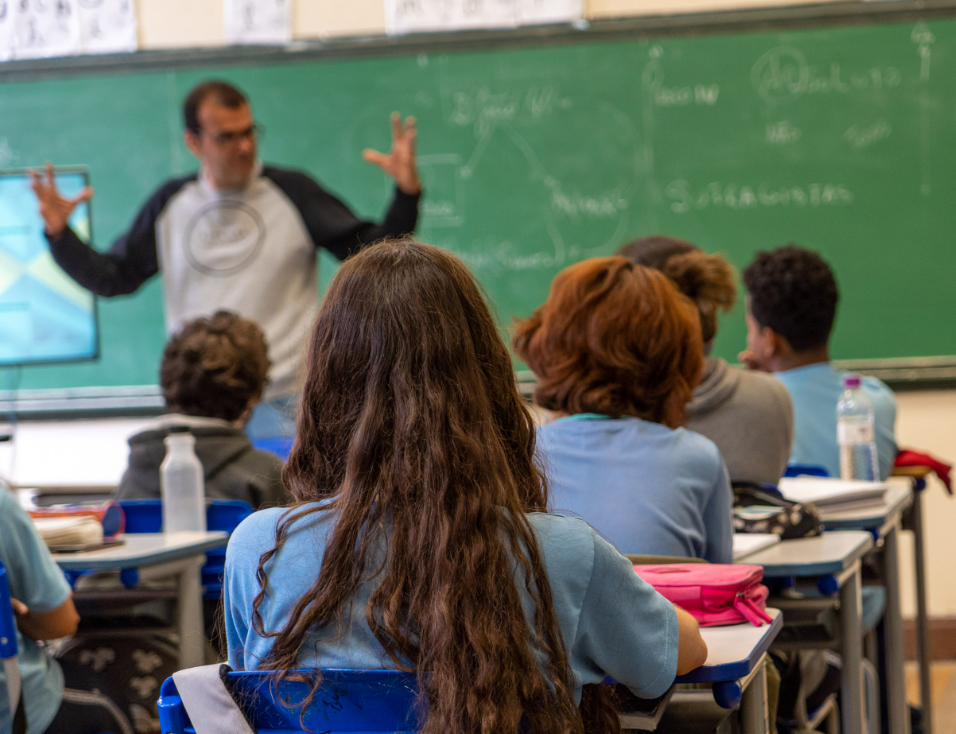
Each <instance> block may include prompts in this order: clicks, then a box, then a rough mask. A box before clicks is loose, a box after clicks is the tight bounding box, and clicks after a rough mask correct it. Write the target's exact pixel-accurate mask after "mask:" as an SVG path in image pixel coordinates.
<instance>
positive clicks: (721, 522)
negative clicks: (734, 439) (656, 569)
mask: <svg viewBox="0 0 956 734" xmlns="http://www.w3.org/2000/svg"><path fill="white" fill-rule="evenodd" d="M714 451H715V453H716V456H715V459H716V469H717V471H716V476H715V477H714V480H713V481H714V484H713V491H712V492H711V495H710V501H709V502H708V503H707V506H706V507H705V508H704V530H705V532H706V533H707V538H706V541H707V549H706V550H705V551H704V558H705V559H706V560H708V561H710V562H711V563H733V562H734V516H733V512H734V490H733V488H732V487H731V486H730V476H729V475H728V474H727V466H726V465H725V464H724V460H723V458H722V457H721V456H720V453H719V452H717V449H716V447H714Z"/></svg>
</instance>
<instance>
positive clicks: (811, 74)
mask: <svg viewBox="0 0 956 734" xmlns="http://www.w3.org/2000/svg"><path fill="white" fill-rule="evenodd" d="M750 81H751V83H752V84H753V87H754V89H755V90H756V91H757V93H758V94H759V95H760V96H761V97H763V98H764V99H766V100H768V101H776V100H786V99H794V98H797V97H801V96H803V95H805V94H826V93H834V94H848V93H850V92H853V91H864V90H871V91H880V90H883V89H893V88H894V87H898V86H899V85H900V84H901V83H902V81H903V75H902V73H901V72H900V70H899V69H897V68H895V67H892V66H886V67H880V66H874V67H871V68H869V69H863V70H850V69H846V68H845V67H844V66H843V65H842V64H841V63H840V62H839V61H831V62H829V63H824V64H822V65H815V64H810V63H809V62H808V61H807V58H806V56H804V55H803V52H802V51H800V50H799V49H796V48H793V47H792V46H779V47H777V48H774V49H771V50H770V51H767V53H765V54H764V55H763V56H761V57H760V58H759V59H758V60H757V63H755V64H754V65H753V68H752V69H751V72H750Z"/></svg>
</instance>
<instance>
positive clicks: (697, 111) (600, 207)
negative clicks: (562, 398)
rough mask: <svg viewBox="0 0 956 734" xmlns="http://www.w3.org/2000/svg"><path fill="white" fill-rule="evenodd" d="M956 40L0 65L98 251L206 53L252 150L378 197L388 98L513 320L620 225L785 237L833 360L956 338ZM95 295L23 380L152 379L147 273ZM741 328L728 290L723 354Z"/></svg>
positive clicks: (6, 113)
mask: <svg viewBox="0 0 956 734" xmlns="http://www.w3.org/2000/svg"><path fill="white" fill-rule="evenodd" d="M954 54H956V21H952V20H942V21H936V22H931V23H927V24H914V23H907V24H901V23H895V24H885V25H870V26H856V27H841V28H827V29H822V30H821V29H813V30H796V31H792V32H779V31H776V32H772V33H747V34H740V35H732V36H731V35H722V36H704V37H688V38H668V39H666V40H660V41H655V40H618V41H603V42H587V41H584V42H575V43H566V44H563V45H561V44H557V45H548V46H537V47H527V48H517V49H507V50H501V49H499V50H487V51H469V52H461V53H454V52H453V53H446V52H442V53H439V54H428V53H424V54H418V53H416V54H405V55H401V54H399V55H395V56H391V57H378V58H366V59H354V58H353V59H347V60H331V61H330V60H326V61H308V62H302V61H298V62H296V61H288V62H282V63H270V64H264V65H258V66H255V67H251V66H250V67H242V66H230V67H227V68H221V69H219V68H213V67H209V66H204V67H202V68H194V69H186V70H176V71H169V72H164V73H157V72H137V73H129V72H127V73H110V74H101V75H95V74H93V75H84V76H74V77H70V78H63V79H57V80H47V81H29V82H15V83H7V84H4V85H2V86H0V166H28V165H36V164H40V163H42V162H43V161H44V160H47V159H50V160H52V161H54V162H55V163H57V164H64V165H65V164H84V165H86V166H88V167H89V169H90V175H91V179H92V182H93V184H94V186H95V188H96V192H97V193H96V198H95V199H94V210H93V211H94V230H95V234H96V240H97V245H98V246H99V247H106V246H107V245H108V244H109V242H110V240H111V239H112V238H113V237H114V236H115V235H117V234H118V233H119V232H121V231H122V230H123V229H124V228H125V227H126V226H127V225H128V223H129V222H130V220H131V218H132V216H133V214H134V212H135V211H136V209H137V207H138V206H139V204H140V203H141V202H142V200H143V199H145V197H147V196H148V195H149V193H150V192H151V191H152V190H153V189H154V188H155V186H156V185H157V184H158V183H159V182H160V181H162V180H163V179H164V178H166V177H168V176H171V175H174V174H179V173H181V172H184V171H188V170H190V169H191V168H192V167H193V166H194V162H193V161H192V160H191V158H190V157H189V155H188V153H187V152H186V150H185V148H184V147H183V145H182V142H181V126H180V121H179V104H180V101H181V99H182V97H183V96H184V94H185V93H186V91H187V90H188V89H189V88H190V87H191V86H192V85H193V84H194V83H196V82H197V81H199V80H201V79H203V78H206V77H209V76H213V75H215V76H221V77H225V78H228V79H231V80H233V81H235V82H236V83H238V84H239V85H240V86H241V87H242V88H243V89H245V90H246V91H247V92H248V93H249V95H250V97H251V99H252V101H253V107H254V112H255V115H256V117H257V119H258V120H259V121H260V122H261V123H262V124H263V125H264V127H265V130H266V134H265V137H264V138H263V140H262V143H261V149H262V155H263V158H264V159H265V160H267V161H269V162H272V163H275V164H279V165H289V166H296V167H301V168H304V169H307V170H308V171H310V172H312V173H313V174H314V175H315V176H316V177H317V178H318V179H319V180H321V181H322V182H323V183H324V184H325V185H326V186H328V187H329V188H331V189H332V190H334V191H336V192H338V193H339V194H340V195H341V196H342V197H343V198H344V199H345V200H346V201H348V202H349V203H350V204H351V205H352V206H353V207H354V208H355V209H356V210H357V211H359V212H360V213H362V214H363V215H366V216H379V214H380V213H381V212H382V211H383V209H384V207H385V205H386V203H387V200H388V197H389V191H390V189H389V185H388V182H387V181H386V180H385V179H384V178H383V176H382V174H381V173H380V172H378V171H377V170H376V169H374V168H372V167H370V166H367V165H366V164H364V163H362V161H361V160H360V152H361V150H362V148H364V147H366V146H375V147H383V146H386V147H387V145H388V135H389V131H388V125H387V116H388V113H389V112H390V111H391V110H395V109H397V110H401V111H402V112H403V113H405V114H414V115H415V116H416V117H417V118H418V120H419V131H420V137H419V140H420V147H419V151H420V155H421V160H420V162H421V168H422V172H423V177H424V180H425V185H426V188H427V193H426V198H425V199H424V202H423V214H424V215H423V218H422V221H421V225H420V228H419V234H420V236H421V237H422V238H423V239H424V240H425V241H427V242H431V243H434V244H437V245H441V246H443V247H446V248H448V249H450V250H453V251H454V252H456V253H458V254H459V255H460V256H461V257H462V258H464V259H465V261H466V262H468V263H469V264H470V266H471V267H472V268H473V270H474V272H475V274H476V275H477V276H478V278H479V279H480V280H481V282H482V283H483V284H484V286H485V288H486V289H487V291H488V293H489V294H490V296H491V298H492V300H493V301H494V303H495V305H496V307H497V309H498V311H499V314H500V316H501V317H502V320H503V321H504V322H507V321H508V320H509V319H510V318H511V317H512V316H516V315H526V314H528V313H529V312H530V311H531V310H532V309H533V308H534V307H535V306H537V305H538V304H540V302H541V301H542V300H543V299H544V298H545V296H546V294H547V290H548V286H549V283H550V281H551V279H552V277H553V276H554V274H555V273H556V272H558V270H560V269H561V268H562V267H564V266H567V265H568V264H570V263H572V262H574V261H576V260H580V259H582V258H586V257H590V256H594V255H604V254H610V253H611V252H612V251H613V250H614V249H615V248H616V247H617V246H618V245H619V244H621V243H623V242H624V241H626V240H628V239H629V238H632V237H635V236H639V235H644V234H650V233H657V232H661V233H669V234H673V235H676V236H680V237H684V238H686V239H689V240H691V241H693V242H696V243H698V244H700V245H701V246H702V247H704V248H705V249H708V250H716V251H721V252H724V253H726V254H727V255H728V257H729V258H730V259H731V260H732V261H733V262H734V263H735V264H736V265H737V266H743V265H745V264H746V263H747V262H748V261H749V259H750V257H751V255H752V253H753V252H754V251H755V250H756V249H759V248H766V247H772V246H776V245H780V244H783V243H786V242H788V241H795V242H798V243H801V244H804V245H807V246H810V247H813V248H816V249H818V250H820V251H821V252H823V253H824V254H825V256H826V257H827V258H828V259H829V260H830V261H831V262H832V264H833V265H834V267H835V269H836V271H837V273H838V277H839V280H840V283H841V286H842V291H843V304H842V306H841V310H840V315H839V320H838V328H837V332H836V335H835V340H834V354H835V356H836V357H838V358H844V359H847V358H850V359H858V358H890V357H918V356H930V355H956V327H954V325H953V323H954V321H953V316H954V315H956V289H954V288H953V287H952V286H953V275H954V272H956V268H954V263H956V256H954V253H953V244H952V240H953V230H954V225H956V63H954V62H956V59H954ZM323 271H324V272H323V275H324V276H325V278H327V277H328V275H329V274H330V272H331V261H330V260H329V259H323ZM325 278H324V279H325ZM100 313H101V326H102V359H101V360H100V361H99V362H96V363H89V364H76V365H58V366H48V367H32V368H26V369H24V371H23V374H22V379H21V382H20V384H21V386H22V387H25V388H27V387H32V388H44V387H69V386H84V385H131V384H151V383H154V382H155V380H156V377H155V373H156V366H157V363H158V358H159V354H160V350H161V346H162V343H163V340H164V335H163V312H162V293H161V288H160V283H159V281H158V279H157V280H156V281H154V282H152V283H150V284H149V285H148V286H147V287H145V288H144V289H143V290H142V291H140V292H139V293H137V294H135V295H134V296H132V297H129V298H122V299H113V300H105V301H102V302H101V311H100ZM743 341H744V327H743V317H742V314H741V309H740V308H738V309H737V311H736V312H735V313H734V314H731V315H730V316H728V317H727V318H725V319H724V323H723V326H722V330H721V333H720V335H719V337H718V345H717V351H718V353H719V354H721V355H723V356H728V357H733V356H734V355H735V354H736V353H737V351H738V350H739V349H740V348H741V347H742V346H743Z"/></svg>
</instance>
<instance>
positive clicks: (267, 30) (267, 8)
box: [224, 0, 292, 44]
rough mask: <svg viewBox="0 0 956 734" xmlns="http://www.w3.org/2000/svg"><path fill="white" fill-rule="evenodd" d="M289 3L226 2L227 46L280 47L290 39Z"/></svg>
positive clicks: (281, 0) (271, 0)
mask: <svg viewBox="0 0 956 734" xmlns="http://www.w3.org/2000/svg"><path fill="white" fill-rule="evenodd" d="M291 6H292V0H226V2H225V5H224V7H225V11H226V40H227V41H228V42H229V43H235V44H244V43H261V44H283V43H289V42H290V41H291V40H292V7H291Z"/></svg>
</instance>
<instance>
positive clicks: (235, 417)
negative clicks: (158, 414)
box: [159, 311, 270, 424]
mask: <svg viewBox="0 0 956 734" xmlns="http://www.w3.org/2000/svg"><path fill="white" fill-rule="evenodd" d="M269 364H270V363H269V356H268V350H267V348H266V340H265V337H264V336H263V334H262V329H260V328H259V326H258V325H257V324H256V323H255V322H254V321H250V320H249V319H243V318H240V317H239V316H236V314H234V313H230V312H228V311H219V312H217V313H215V314H213V315H212V316H210V317H209V318H200V319H195V320H194V321H190V322H189V323H187V324H186V325H185V326H184V327H183V328H182V329H181V330H180V331H179V332H178V333H176V334H174V335H173V336H172V337H171V338H170V340H169V341H168V342H167V343H166V348H165V349H164V350H163V361H162V364H161V365H160V368H159V383H160V385H161V386H162V389H163V398H164V399H165V400H166V408H167V409H168V410H169V411H170V412H173V413H181V414H183V415H196V416H204V417H206V418H222V419H223V420H227V421H230V422H232V423H237V424H241V423H244V422H245V420H246V419H247V418H248V417H249V412H250V411H251V410H252V408H253V406H255V404H256V403H258V402H259V399H260V398H261V397H262V391H263V389H264V388H265V386H266V381H267V380H268V373H269Z"/></svg>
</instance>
